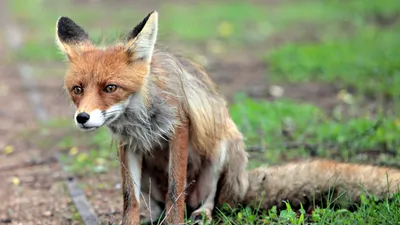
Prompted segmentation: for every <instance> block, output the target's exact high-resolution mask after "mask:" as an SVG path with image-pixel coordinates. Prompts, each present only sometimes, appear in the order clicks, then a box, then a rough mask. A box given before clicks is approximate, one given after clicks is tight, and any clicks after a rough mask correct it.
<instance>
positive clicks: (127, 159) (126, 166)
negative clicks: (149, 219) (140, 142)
mask: <svg viewBox="0 0 400 225" xmlns="http://www.w3.org/2000/svg"><path fill="white" fill-rule="evenodd" d="M119 158H120V163H121V177H122V193H123V198H124V200H123V202H124V203H123V204H124V208H123V214H122V225H136V224H140V215H139V204H140V179H141V170H142V154H141V153H139V152H133V151H131V150H130V149H128V148H127V146H126V145H120V147H119Z"/></svg>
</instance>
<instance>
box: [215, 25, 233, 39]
mask: <svg viewBox="0 0 400 225" xmlns="http://www.w3.org/2000/svg"><path fill="white" fill-rule="evenodd" d="M233 31H234V28H233V24H232V23H230V22H227V21H223V22H222V23H220V24H219V26H218V33H219V35H220V36H221V37H230V36H232V34H233Z"/></svg>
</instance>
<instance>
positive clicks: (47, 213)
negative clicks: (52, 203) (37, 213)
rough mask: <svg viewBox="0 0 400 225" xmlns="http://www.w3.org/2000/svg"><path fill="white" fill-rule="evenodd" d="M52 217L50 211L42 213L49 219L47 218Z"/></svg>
mask: <svg viewBox="0 0 400 225" xmlns="http://www.w3.org/2000/svg"><path fill="white" fill-rule="evenodd" d="M52 215H53V213H52V212H51V211H44V212H43V216H47V217H49V216H52Z"/></svg>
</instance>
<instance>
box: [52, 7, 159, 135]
mask: <svg viewBox="0 0 400 225" xmlns="http://www.w3.org/2000/svg"><path fill="white" fill-rule="evenodd" d="M157 23H158V13H157V12H156V11H153V12H151V13H150V14H148V15H147V16H146V18H144V19H143V21H141V22H140V23H139V24H138V25H137V26H136V27H135V28H134V29H132V30H131V31H130V32H129V33H128V35H127V39H126V41H125V42H124V43H119V44H116V45H113V46H109V47H104V48H103V47H97V46H95V45H94V44H93V43H92V42H91V41H90V40H89V36H88V34H87V33H86V32H85V31H84V30H83V29H82V28H81V27H80V26H79V25H77V24H76V23H75V22H74V21H72V20H71V19H69V18H68V17H60V18H59V19H58V20H57V24H56V41H57V44H58V46H59V48H60V49H61V51H62V52H63V53H64V54H65V55H66V57H67V60H68V69H67V73H66V75H65V80H64V88H65V89H66V90H67V92H68V94H69V95H70V97H71V100H72V102H73V104H74V105H75V106H76V112H75V116H74V119H75V124H76V126H77V127H78V128H80V129H82V130H85V131H90V130H95V129H97V128H99V127H101V126H103V125H107V124H110V123H111V122H113V121H114V120H115V119H117V118H118V117H119V116H120V115H121V114H123V113H124V111H125V109H126V107H127V106H128V102H129V99H130V97H131V96H133V95H135V94H139V93H145V92H146V90H144V89H145V87H144V86H145V82H146V77H147V76H148V74H149V73H150V64H151V60H152V55H153V51H154V46H155V43H156V38H157V29H158V28H157Z"/></svg>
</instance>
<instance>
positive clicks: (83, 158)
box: [76, 153, 89, 163]
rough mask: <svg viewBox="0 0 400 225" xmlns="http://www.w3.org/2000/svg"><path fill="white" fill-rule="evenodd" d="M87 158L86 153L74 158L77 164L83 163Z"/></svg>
mask: <svg viewBox="0 0 400 225" xmlns="http://www.w3.org/2000/svg"><path fill="white" fill-rule="evenodd" d="M88 157H89V156H88V154H86V153H81V154H79V155H78V156H77V157H76V160H77V161H78V162H80V163H81V162H84V161H86V159H87V158H88Z"/></svg>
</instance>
